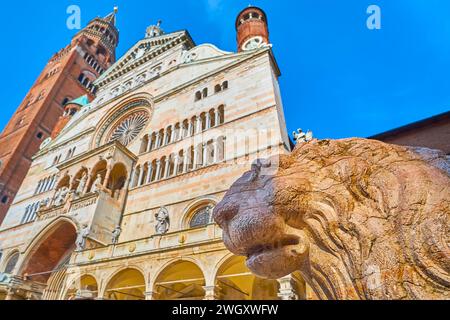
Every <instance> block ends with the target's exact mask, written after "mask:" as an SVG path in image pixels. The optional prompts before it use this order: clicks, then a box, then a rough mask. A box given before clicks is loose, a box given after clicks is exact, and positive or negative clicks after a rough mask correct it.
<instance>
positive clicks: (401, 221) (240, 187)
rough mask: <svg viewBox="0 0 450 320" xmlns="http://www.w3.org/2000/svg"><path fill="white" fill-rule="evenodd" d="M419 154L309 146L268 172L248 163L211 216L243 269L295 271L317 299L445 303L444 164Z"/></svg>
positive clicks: (340, 143)
mask: <svg viewBox="0 0 450 320" xmlns="http://www.w3.org/2000/svg"><path fill="white" fill-rule="evenodd" d="M422 153H423V154H422V155H421V154H419V153H416V152H414V151H412V150H411V149H409V148H405V147H399V146H393V145H388V144H384V143H381V142H377V141H371V140H364V139H347V140H337V141H331V140H325V141H318V140H314V141H312V142H309V143H306V144H301V145H299V146H297V148H296V149H295V150H294V152H293V153H292V154H291V155H289V156H282V157H281V159H280V161H279V169H278V172H277V173H276V174H274V175H263V174H262V173H261V166H262V165H261V162H259V163H257V164H255V165H254V166H253V169H252V171H250V172H248V173H246V174H245V175H244V176H243V177H242V178H241V179H239V180H238V181H237V182H236V183H235V184H234V185H233V186H232V188H231V189H230V190H229V192H228V193H227V195H226V196H225V198H224V200H223V201H222V202H221V203H220V204H219V205H218V206H217V208H216V209H215V212H214V216H215V219H216V221H217V223H219V225H221V227H222V228H223V229H224V241H225V244H226V245H227V247H228V248H229V249H230V250H231V251H232V252H233V253H235V254H238V255H245V256H247V257H248V260H247V264H248V266H249V268H250V269H251V270H252V271H253V272H255V273H256V274H258V275H259V276H263V277H267V278H278V277H282V276H284V275H287V274H289V273H292V272H294V271H297V270H298V271H300V273H301V274H302V276H303V277H304V279H305V281H306V282H307V283H308V284H309V285H310V286H311V288H312V289H313V290H314V291H315V293H316V294H317V296H318V297H319V298H321V299H448V298H450V275H449V274H450V252H449V240H450V239H449V237H450V233H449V231H450V230H449V215H450V177H449V175H448V173H447V172H445V170H442V168H445V166H448V163H446V162H445V158H444V157H442V155H440V154H436V153H435V152H434V153H433V151H431V150H430V151H429V152H427V151H426V150H425V151H424V150H422ZM424 154H425V156H426V157H424ZM430 154H434V156H430ZM425 158H426V159H425ZM424 159H425V160H424ZM431 162H432V163H433V164H431ZM438 166H440V168H438ZM447 168H448V167H447Z"/></svg>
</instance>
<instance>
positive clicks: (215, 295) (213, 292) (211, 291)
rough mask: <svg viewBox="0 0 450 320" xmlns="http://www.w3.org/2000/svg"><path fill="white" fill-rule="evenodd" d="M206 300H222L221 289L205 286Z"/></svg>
mask: <svg viewBox="0 0 450 320" xmlns="http://www.w3.org/2000/svg"><path fill="white" fill-rule="evenodd" d="M203 289H204V290H205V298H204V299H203V300H209V301H212V300H219V299H220V293H219V291H220V288H219V287H218V286H205V287H203Z"/></svg>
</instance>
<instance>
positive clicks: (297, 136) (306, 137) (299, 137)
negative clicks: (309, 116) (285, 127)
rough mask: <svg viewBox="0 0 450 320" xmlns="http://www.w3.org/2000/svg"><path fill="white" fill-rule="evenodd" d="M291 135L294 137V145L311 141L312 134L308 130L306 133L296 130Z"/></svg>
mask: <svg viewBox="0 0 450 320" xmlns="http://www.w3.org/2000/svg"><path fill="white" fill-rule="evenodd" d="M292 135H293V136H294V141H295V142H296V143H304V142H309V141H311V140H312V139H313V133H312V131H310V130H308V132H303V130H302V129H297V131H294V132H293V133H292Z"/></svg>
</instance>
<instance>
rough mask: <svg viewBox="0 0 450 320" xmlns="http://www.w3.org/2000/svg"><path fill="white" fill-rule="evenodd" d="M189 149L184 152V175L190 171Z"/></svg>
mask: <svg viewBox="0 0 450 320" xmlns="http://www.w3.org/2000/svg"><path fill="white" fill-rule="evenodd" d="M188 152H189V149H187V150H184V162H183V173H186V172H188V169H189V154H188Z"/></svg>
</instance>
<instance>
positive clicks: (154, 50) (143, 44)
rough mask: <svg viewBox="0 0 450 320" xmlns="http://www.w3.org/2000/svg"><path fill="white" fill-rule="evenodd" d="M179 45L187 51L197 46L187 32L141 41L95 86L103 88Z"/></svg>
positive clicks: (103, 75) (101, 77) (100, 78)
mask: <svg viewBox="0 0 450 320" xmlns="http://www.w3.org/2000/svg"><path fill="white" fill-rule="evenodd" d="M179 44H184V45H185V47H186V48H187V49H191V48H193V47H194V46H195V43H194V42H193V40H192V38H191V36H190V35H189V33H188V32H187V31H179V32H173V33H169V34H164V35H161V36H158V37H152V38H146V39H143V40H140V41H139V42H138V43H136V44H135V45H134V46H133V47H132V48H131V49H129V50H128V51H127V53H125V54H124V55H123V56H122V58H120V59H119V60H118V61H117V62H116V63H115V64H113V65H112V66H111V67H110V68H109V69H108V70H106V72H105V73H103V74H102V76H100V77H99V78H98V79H97V80H96V81H95V85H97V86H99V87H100V88H101V87H102V86H104V85H106V84H107V83H109V82H111V81H112V80H114V79H116V78H118V77H120V76H122V75H124V74H126V73H128V72H129V71H131V70H134V69H136V68H137V67H139V66H140V65H142V64H144V63H147V62H149V61H151V60H154V59H155V58H157V57H158V56H160V55H161V54H163V53H165V52H167V51H168V50H170V49H171V48H173V47H174V46H177V45H179Z"/></svg>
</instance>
